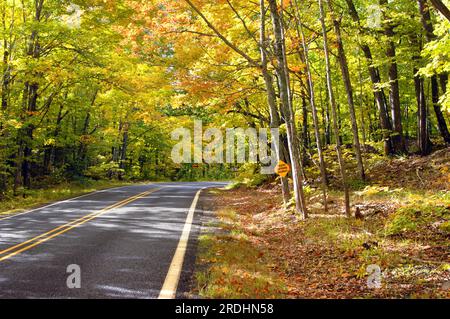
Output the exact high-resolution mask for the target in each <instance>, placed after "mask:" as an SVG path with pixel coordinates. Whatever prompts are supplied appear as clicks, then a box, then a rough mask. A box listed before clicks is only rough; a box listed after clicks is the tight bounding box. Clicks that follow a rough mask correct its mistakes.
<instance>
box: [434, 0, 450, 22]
mask: <svg viewBox="0 0 450 319" xmlns="http://www.w3.org/2000/svg"><path fill="white" fill-rule="evenodd" d="M430 2H431V3H432V4H433V7H435V8H436V10H438V11H439V12H440V13H442V15H443V16H444V17H446V18H447V20H448V21H450V9H449V8H448V7H447V6H446V5H445V4H444V3H443V2H442V1H441V0H430Z"/></svg>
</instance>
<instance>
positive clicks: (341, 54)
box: [327, 0, 366, 180]
mask: <svg viewBox="0 0 450 319" xmlns="http://www.w3.org/2000/svg"><path fill="white" fill-rule="evenodd" d="M327 3H328V7H329V9H330V13H331V15H332V17H333V25H334V32H335V33H336V41H337V46H338V60H339V65H340V67H341V72H342V79H343V81H344V86H345V90H346V92H347V101H348V107H349V112H350V119H351V122H352V133H353V146H354V150H355V154H356V161H357V163H358V172H359V177H360V178H361V179H362V180H365V179H366V173H365V171H364V163H363V159H362V155H361V143H360V141H359V130H358V122H357V119H356V112H355V102H354V98H353V86H352V81H351V79H350V72H349V70H348V62H347V56H346V55H345V50H344V44H343V42H342V35H341V26H340V23H339V21H338V20H337V18H336V15H335V12H334V8H333V3H332V2H331V0H327Z"/></svg>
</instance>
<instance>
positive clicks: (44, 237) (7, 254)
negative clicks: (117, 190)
mask: <svg viewBox="0 0 450 319" xmlns="http://www.w3.org/2000/svg"><path fill="white" fill-rule="evenodd" d="M160 189H161V188H154V189H151V190H148V191H146V192H143V193H141V194H138V195H135V196H132V197H129V198H127V199H124V200H122V201H120V202H117V203H115V204H113V205H111V206H108V207H105V208H103V209H101V210H99V211H96V212H93V213H91V214H88V215H85V216H83V217H81V218H79V219H76V220H73V221H71V222H69V223H67V224H64V225H61V226H59V227H56V228H55V229H52V230H50V231H48V232H46V233H44V234H41V235H39V236H36V237H34V238H31V239H29V240H27V241H24V242H22V243H20V244H17V245H15V246H12V247H9V248H7V249H5V250H2V251H0V262H2V261H4V260H6V259H9V258H11V257H13V256H15V255H17V254H20V253H22V252H24V251H27V250H29V249H31V248H33V247H35V246H37V245H40V244H42V243H44V242H46V241H48V240H50V239H52V238H55V237H57V236H59V235H62V234H64V233H66V232H68V231H69V230H71V229H73V228H75V227H78V226H80V225H83V224H85V223H87V222H88V221H91V220H93V219H94V218H97V217H99V216H101V215H103V214H105V213H106V212H109V211H110V210H112V209H115V208H120V207H123V206H125V205H127V204H129V203H131V202H134V201H136V200H138V199H140V198H143V197H145V196H147V195H150V194H152V193H154V192H156V191H159V190H160Z"/></svg>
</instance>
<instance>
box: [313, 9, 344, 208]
mask: <svg viewBox="0 0 450 319" xmlns="http://www.w3.org/2000/svg"><path fill="white" fill-rule="evenodd" d="M319 9H320V23H321V25H322V34H323V48H324V52H325V64H326V75H327V86H328V96H329V98H330V104H331V113H332V115H333V128H334V135H335V137H336V152H337V156H338V161H339V168H340V171H341V177H342V184H343V187H344V194H345V195H344V196H345V213H346V215H347V217H351V210H350V193H349V189H348V185H347V176H346V175H347V172H346V169H345V163H344V158H343V156H342V149H341V142H340V140H339V125H338V116H337V108H336V100H335V98H334V91H333V83H332V78H331V65H330V52H329V49H328V36H327V28H326V25H325V13H324V9H323V3H322V0H319Z"/></svg>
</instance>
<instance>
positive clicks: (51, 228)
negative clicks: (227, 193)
mask: <svg viewBox="0 0 450 319" xmlns="http://www.w3.org/2000/svg"><path fill="white" fill-rule="evenodd" d="M220 186H224V184H223V183H157V184H150V185H134V186H126V187H121V188H115V189H110V190H106V191H101V192H96V193H92V194H89V195H87V196H83V197H80V198H75V199H72V200H69V201H64V202H59V203H55V204H53V205H51V206H48V207H43V208H40V209H37V210H34V211H30V212H26V213H25V214H21V215H16V216H12V217H9V218H6V219H5V218H3V219H2V218H0V298H158V296H159V294H160V291H161V288H162V286H163V284H164V282H165V279H166V276H167V273H168V270H169V267H170V265H171V262H172V260H173V258H174V254H175V251H176V249H177V247H178V244H179V242H180V237H181V234H182V232H183V229H184V227H185V222H186V219H187V216H188V212H189V209H190V207H191V205H192V204H193V201H194V198H195V196H196V194H197V192H198V191H199V190H200V189H203V188H208V187H220ZM139 194H140V195H139ZM137 195H139V196H137ZM117 203H118V204H117ZM105 208H106V209H105ZM93 213H94V214H93ZM90 214H93V215H90ZM200 214H201V205H197V206H196V211H195V215H194V221H193V226H192V230H191V232H190V236H189V242H188V245H187V246H188V247H187V252H186V255H185V258H184V264H183V268H182V273H181V279H180V283H179V286H178V290H177V296H180V295H181V294H182V293H183V290H185V289H186V283H187V282H188V279H189V278H188V277H189V276H190V274H191V272H192V267H193V261H194V260H195V258H194V257H195V244H196V234H197V233H198V229H199V225H198V224H199V223H198V221H199V215H200ZM69 265H78V266H79V269H80V279H81V288H73V289H70V288H69V287H68V285H67V279H68V277H69V276H70V275H72V274H73V270H71V272H68V266H69ZM71 278H72V279H73V277H71ZM72 279H71V280H70V281H71V282H76V281H73V280H72Z"/></svg>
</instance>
